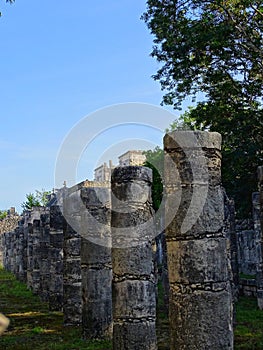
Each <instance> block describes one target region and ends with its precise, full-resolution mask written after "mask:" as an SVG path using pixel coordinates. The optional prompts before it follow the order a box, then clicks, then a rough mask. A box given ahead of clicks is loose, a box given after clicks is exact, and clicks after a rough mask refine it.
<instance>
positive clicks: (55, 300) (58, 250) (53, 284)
mask: <svg viewBox="0 0 263 350" xmlns="http://www.w3.org/2000/svg"><path fill="white" fill-rule="evenodd" d="M49 211H50V227H49V251H48V259H49V266H50V276H51V279H50V283H49V309H50V310H54V311H55V310H57V311H59V310H62V306H63V241H64V237H63V226H64V218H63V215H62V213H61V211H60V207H59V206H57V205H53V206H51V207H50V209H49Z"/></svg>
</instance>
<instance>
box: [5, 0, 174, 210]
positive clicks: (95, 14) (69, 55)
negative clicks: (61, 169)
mask: <svg viewBox="0 0 263 350" xmlns="http://www.w3.org/2000/svg"><path fill="white" fill-rule="evenodd" d="M0 9H1V12H2V17H1V18H0V42H1V61H0V62H1V80H0V96H1V97H0V98H1V109H0V118H1V129H0V130H1V131H0V150H1V172H0V177H1V178H0V209H5V208H8V207H10V206H12V205H14V206H16V207H17V208H18V210H20V208H19V205H20V203H21V202H22V201H23V200H24V198H25V194H26V193H29V192H34V191H35V190H36V189H42V188H45V189H52V188H53V187H54V169H55V164H56V158H57V155H58V152H59V149H60V147H61V144H62V143H63V140H64V139H65V137H66V135H67V134H69V133H70V131H71V130H72V128H74V125H76V124H77V123H78V122H79V121H80V120H81V119H82V118H84V117H85V116H89V115H90V114H91V113H93V112H94V111H96V110H98V109H103V108H105V107H106V106H109V105H114V104H119V103H126V102H140V103H144V104H153V105H156V106H158V105H159V104H160V101H161V97H162V92H161V91H160V86H159V83H158V82H155V81H154V80H153V79H152V78H151V75H152V74H154V73H155V72H156V70H157V68H158V66H157V63H156V62H155V60H154V59H152V58H151V57H150V56H149V53H150V51H151V47H152V37H151V35H150V33H149V31H148V29H147V27H146V25H145V23H144V22H143V21H141V20H140V16H141V14H142V13H143V12H144V10H145V1H143V0H111V1H109V0H97V1H96V2H94V1H92V2H91V1H87V0H79V1H77V2H75V1H74V2H73V1H71V0H66V1H63V2H59V1H51V0H46V1H35V0H23V1H21V0H16V2H15V3H14V4H13V5H12V6H10V5H7V4H5V2H4V1H3V0H2V1H1V8H0ZM95 120H96V119H95ZM92 122H93V123H94V119H93V121H92ZM97 122H98V123H101V128H102V129H103V123H104V121H103V120H99V119H98V121H97ZM131 122H133V120H132V118H131ZM167 122H169V118H168V119H167V120H166V119H164V120H163V128H165V127H167V126H168V125H167ZM149 130H150V129H148V130H146V129H145V127H136V125H134V124H133V125H130V126H128V125H125V126H123V127H121V129H120V128H117V129H116V128H112V130H108V131H107V132H106V133H105V135H104V139H103V138H102V139H101V140H100V141H99V142H97V146H96V142H95V141H96V140H95V141H94V142H95V144H94V147H93V148H92V147H91V148H90V149H89V148H88V149H87V150H86V151H85V152H83V156H82V160H81V162H80V166H79V170H78V171H77V177H76V181H81V180H82V179H84V178H89V179H92V169H91V166H92V165H93V164H94V165H96V164H97V162H98V161H100V160H105V159H104V158H105V152H106V155H110V156H111V157H114V156H113V154H110V153H109V151H107V150H109V148H110V147H111V145H112V146H114V145H115V144H116V142H117V143H118V142H124V143H122V144H121V146H120V147H119V148H118V150H117V151H118V152H119V151H120V150H123V151H126V149H125V147H126V148H127V147H128V146H130V147H129V148H135V147H133V143H132V142H130V143H129V142H128V144H127V142H126V141H127V140H129V139H138V140H142V139H146V140H148V141H147V142H148V143H149V142H150V143H151V144H152V145H153V146H155V145H156V144H160V143H161V137H160V136H162V135H160V133H158V132H157V133H156V132H154V131H153V132H152V133H151V132H149ZM147 133H149V135H147ZM150 134H151V135H150ZM157 134H158V135H157ZM120 135H122V137H121V138H120V137H119V138H118V136H120ZM116 136H117V137H116ZM111 140H112V141H111ZM149 140H150V141H149ZM104 141H107V142H104ZM125 142H126V144H125ZM145 147H146V146H145ZM113 148H114V147H113ZM115 148H116V147H115ZM103 154H104V156H103ZM103 157H104V158H103ZM65 179H66V175H65ZM61 185H62V184H61Z"/></svg>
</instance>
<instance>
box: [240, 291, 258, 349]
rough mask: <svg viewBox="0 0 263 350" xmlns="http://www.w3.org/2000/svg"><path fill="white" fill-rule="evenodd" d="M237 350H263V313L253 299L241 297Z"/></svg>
mask: <svg viewBox="0 0 263 350" xmlns="http://www.w3.org/2000/svg"><path fill="white" fill-rule="evenodd" d="M236 317H237V325H236V327H235V349H236V350H237V349H242V350H262V349H263V311H261V310H259V309H258V307H257V300H256V299H255V298H252V297H240V299H239V301H238V303H237V305H236Z"/></svg>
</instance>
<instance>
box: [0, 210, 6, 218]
mask: <svg viewBox="0 0 263 350" xmlns="http://www.w3.org/2000/svg"><path fill="white" fill-rule="evenodd" d="M6 217H7V211H6V210H0V220H2V219H4V218H6Z"/></svg>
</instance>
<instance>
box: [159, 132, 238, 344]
mask: <svg viewBox="0 0 263 350" xmlns="http://www.w3.org/2000/svg"><path fill="white" fill-rule="evenodd" d="M164 149H165V192H166V211H165V216H166V240H167V256H168V273H169V282H170V301H169V318H170V334H171V337H170V341H171V344H170V349H173V350H174V349H176V350H182V349H187V350H189V349H191V350H207V349H213V350H222V349H224V350H227V349H233V327H232V317H233V316H232V313H233V312H232V297H231V285H230V276H229V268H228V267H229V260H228V254H227V238H226V236H225V233H224V232H223V225H224V197H223V191H222V187H221V151H220V150H221V135H220V134H218V133H209V132H202V131H199V132H192V131H175V132H172V133H169V134H167V135H166V136H165V137H164Z"/></svg>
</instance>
